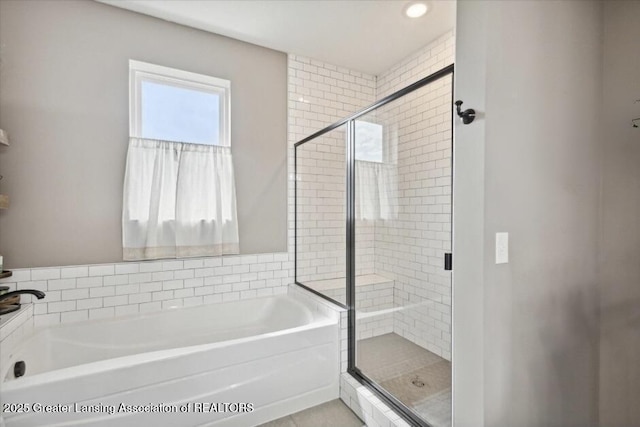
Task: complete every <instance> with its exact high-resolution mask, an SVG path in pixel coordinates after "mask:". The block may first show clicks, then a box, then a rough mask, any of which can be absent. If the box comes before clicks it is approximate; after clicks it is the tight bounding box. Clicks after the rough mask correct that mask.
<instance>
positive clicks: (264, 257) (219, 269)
mask: <svg viewBox="0 0 640 427" xmlns="http://www.w3.org/2000/svg"><path fill="white" fill-rule="evenodd" d="M292 269H293V262H290V261H289V254H287V253H273V254H261V255H238V256H224V257H217V258H197V259H185V260H170V261H167V260H164V261H145V262H138V263H118V264H101V265H88V266H77V267H51V268H37V269H19V270H15V271H14V274H13V276H12V277H9V278H6V279H2V280H0V284H2V285H5V286H6V285H8V286H10V287H11V289H38V290H41V291H43V292H45V293H46V297H45V298H44V299H42V300H37V299H36V298H35V297H32V296H30V295H23V296H22V301H23V302H29V301H30V302H33V304H34V306H33V307H34V312H33V315H34V325H35V326H36V327H38V326H45V325H52V324H58V323H66V322H75V321H79V320H89V319H102V318H109V317H115V316H121V315H126V314H135V313H144V312H149V311H156V310H162V309H166V308H170V307H183V306H192V305H200V304H209V303H214V302H223V301H234V300H239V299H246V298H258V297H261V296H269V295H276V294H283V293H286V292H287V285H289V283H290V282H291V279H290V278H291V277H292Z"/></svg>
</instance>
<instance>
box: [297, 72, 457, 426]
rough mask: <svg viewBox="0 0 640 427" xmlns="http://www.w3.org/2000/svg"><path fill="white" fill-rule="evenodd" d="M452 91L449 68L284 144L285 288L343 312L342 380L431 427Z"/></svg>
mask: <svg viewBox="0 0 640 427" xmlns="http://www.w3.org/2000/svg"><path fill="white" fill-rule="evenodd" d="M452 85H453V65H451V66H448V67H446V68H443V69H441V70H439V71H437V72H435V73H433V74H431V75H430V76H427V77H425V78H423V79H421V80H419V81H417V82H416V83H413V84H411V85H410V86H407V87H406V88H404V89H402V90H400V91H398V92H395V93H393V94H391V95H389V96H387V97H385V98H383V99H381V100H379V101H378V102H376V103H374V104H373V105H371V106H369V107H367V108H365V109H364V110H362V111H360V112H358V113H356V114H354V115H352V116H350V117H347V118H344V119H343V120H341V121H339V122H336V123H334V124H332V125H330V126H328V127H326V128H324V129H322V130H320V131H318V132H316V133H315V134H313V135H311V136H309V137H307V138H305V139H303V140H301V141H299V142H297V143H296V144H295V248H296V249H295V281H296V283H297V284H298V285H300V286H302V287H304V288H306V289H307V290H309V291H311V292H314V293H315V294H317V295H319V296H321V297H323V298H325V299H328V300H330V301H332V302H333V303H335V304H338V305H340V306H342V307H345V308H347V309H348V319H349V322H348V323H349V327H348V342H349V348H348V372H349V373H350V374H351V375H353V376H354V377H355V378H356V379H358V380H359V381H360V382H361V383H363V384H365V385H366V386H367V387H369V388H370V389H371V390H372V391H374V392H375V393H376V394H377V395H378V396H379V397H381V398H382V399H383V400H384V401H385V402H386V403H387V404H388V405H389V406H391V407H393V408H395V409H396V410H397V411H398V412H400V413H401V414H402V415H403V416H404V417H405V418H406V419H408V420H409V421H411V423H412V424H415V425H423V426H438V427H440V426H450V425H451V295H452V292H451V291H452V282H451V271H450V269H451V262H450V261H451V258H450V257H451V254H450V252H451V229H452V227H451V225H452V224H451V218H452V216H451V214H452V144H453V139H452V124H453V109H452V105H453V103H452V101H453V100H452V93H453V90H452ZM445 260H446V261H447V262H445Z"/></svg>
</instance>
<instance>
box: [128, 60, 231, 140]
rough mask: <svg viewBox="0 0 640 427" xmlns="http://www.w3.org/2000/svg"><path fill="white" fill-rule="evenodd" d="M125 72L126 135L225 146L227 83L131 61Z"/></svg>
mask: <svg viewBox="0 0 640 427" xmlns="http://www.w3.org/2000/svg"><path fill="white" fill-rule="evenodd" d="M129 73H130V74H129V85H130V88H129V116H130V127H131V128H130V134H131V136H133V137H138V138H145V139H156V140H163V141H175V142H186V143H195V144H205V145H222V146H229V144H230V122H231V120H230V118H231V117H230V87H231V82H229V81H228V80H223V79H218V78H216V77H210V76H205V75H202V74H196V73H190V72H187V71H181V70H176V69H173V68H168V67H162V66H159V65H153V64H147V63H144V62H139V61H133V60H132V61H129Z"/></svg>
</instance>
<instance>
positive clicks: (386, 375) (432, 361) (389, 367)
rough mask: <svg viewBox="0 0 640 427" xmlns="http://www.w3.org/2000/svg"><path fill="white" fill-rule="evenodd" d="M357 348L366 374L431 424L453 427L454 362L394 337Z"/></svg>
mask: <svg viewBox="0 0 640 427" xmlns="http://www.w3.org/2000/svg"><path fill="white" fill-rule="evenodd" d="M357 345H358V347H357V354H358V362H357V365H358V367H359V368H360V369H361V370H362V372H363V373H365V374H366V375H367V376H368V377H369V378H371V379H372V380H374V381H376V382H377V383H378V384H380V385H381V386H382V387H383V388H385V389H386V390H387V391H388V392H390V393H391V394H392V395H393V396H395V397H396V398H398V400H400V401H401V402H402V403H404V404H405V405H407V406H409V407H410V408H412V409H414V410H415V411H416V412H417V413H419V414H420V415H421V416H422V417H423V418H424V419H425V420H426V421H427V422H429V424H431V425H433V426H434V427H449V426H451V362H449V361H448V360H446V359H443V358H442V357H440V356H438V355H437V354H434V353H432V352H430V351H428V350H426V349H425V348H422V347H420V346H419V345H416V344H414V343H412V342H411V341H409V340H407V339H405V338H403V337H401V336H399V335H397V334H394V333H391V334H385V335H380V336H377V337H373V338H367V339H363V340H359V341H358V344H357Z"/></svg>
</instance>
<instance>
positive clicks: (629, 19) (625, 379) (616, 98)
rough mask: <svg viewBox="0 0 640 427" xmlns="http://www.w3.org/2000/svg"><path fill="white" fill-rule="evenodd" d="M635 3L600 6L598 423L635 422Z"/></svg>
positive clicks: (639, 266) (639, 358) (638, 162)
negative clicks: (601, 86) (600, 196)
mask: <svg viewBox="0 0 640 427" xmlns="http://www.w3.org/2000/svg"><path fill="white" fill-rule="evenodd" d="M639 23H640V2H638V1H608V2H605V6H604V86H603V96H604V100H603V101H604V103H603V118H604V123H603V125H604V129H603V130H604V132H603V143H604V150H603V169H602V170H603V210H602V213H603V229H602V254H601V255H602V286H601V288H600V300H601V304H602V305H601V335H600V423H601V425H602V426H603V427H631V426H636V427H637V426H640V405H639V404H638V403H639V402H640V128H637V129H634V128H632V127H631V124H630V120H631V119H632V118H634V117H640V103H637V104H634V101H635V100H637V99H640V24H639Z"/></svg>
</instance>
